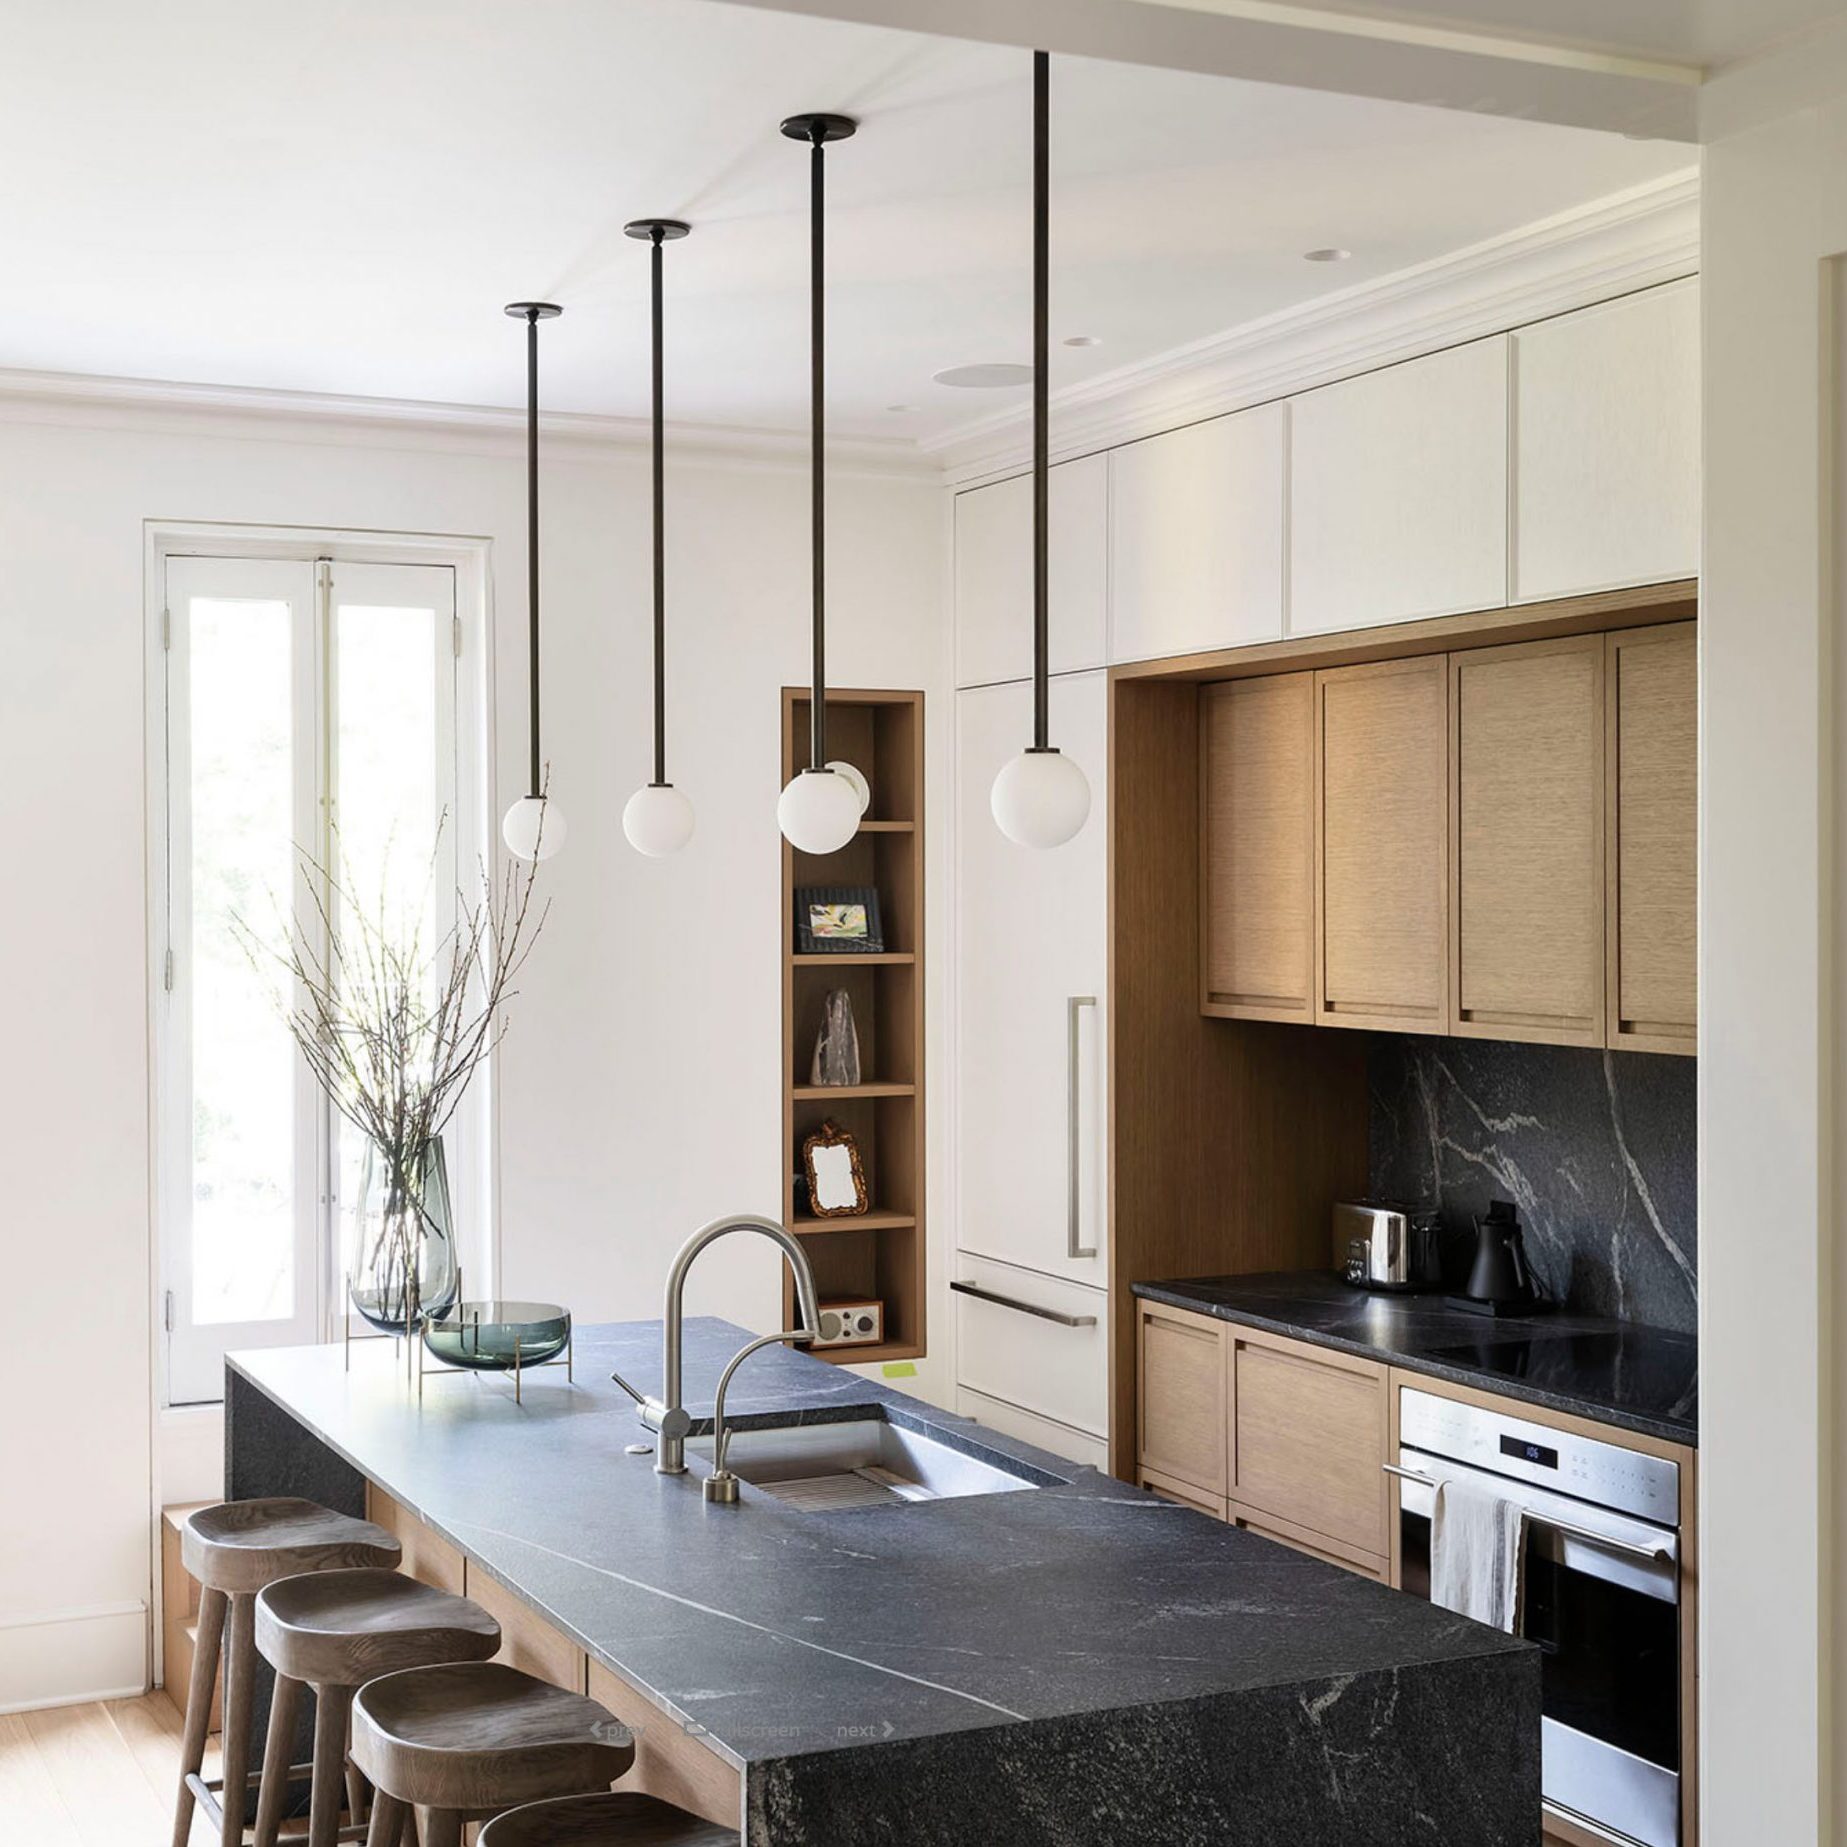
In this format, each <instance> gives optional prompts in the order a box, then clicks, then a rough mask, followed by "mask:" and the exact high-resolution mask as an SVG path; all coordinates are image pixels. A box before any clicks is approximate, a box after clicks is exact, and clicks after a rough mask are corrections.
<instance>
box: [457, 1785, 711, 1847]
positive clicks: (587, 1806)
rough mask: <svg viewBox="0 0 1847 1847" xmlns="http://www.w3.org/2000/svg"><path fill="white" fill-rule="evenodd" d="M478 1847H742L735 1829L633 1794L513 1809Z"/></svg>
mask: <svg viewBox="0 0 1847 1847" xmlns="http://www.w3.org/2000/svg"><path fill="white" fill-rule="evenodd" d="M475 1847H738V1836H737V1833H736V1831H735V1830H734V1829H731V1828H721V1827H720V1826H719V1825H718V1823H717V1822H715V1821H706V1820H705V1819H704V1818H703V1817H701V1816H698V1815H689V1814H687V1812H686V1811H685V1809H681V1808H675V1807H674V1805H673V1804H672V1803H671V1802H663V1801H661V1799H660V1798H659V1797H658V1796H644V1795H640V1794H638V1793H637V1792H636V1791H634V1790H632V1789H625V1790H615V1791H612V1792H611V1793H610V1794H608V1795H597V1796H557V1797H554V1798H553V1800H551V1801H550V1802H529V1803H527V1804H526V1806H525V1807H524V1808H520V1809H509V1810H508V1811H507V1812H506V1813H505V1814H504V1815H502V1816H501V1817H500V1818H499V1819H498V1820H497V1821H490V1822H489V1823H488V1824H487V1826H486V1827H485V1828H483V1829H482V1830H481V1837H480V1839H479V1840H478V1841H477V1842H476V1843H475Z"/></svg>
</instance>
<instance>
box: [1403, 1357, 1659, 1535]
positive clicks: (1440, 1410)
mask: <svg viewBox="0 0 1847 1847" xmlns="http://www.w3.org/2000/svg"><path fill="white" fill-rule="evenodd" d="M1398 1438H1399V1441H1400V1442H1401V1443H1404V1444H1405V1445H1407V1446H1408V1447H1410V1448H1413V1449H1421V1450H1423V1451H1424V1452H1425V1453H1426V1454H1428V1455H1433V1456H1447V1457H1449V1458H1450V1459H1451V1460H1452V1461H1454V1462H1464V1463H1467V1464H1469V1465H1470V1466H1471V1467H1473V1468H1478V1469H1487V1470H1490V1471H1492V1472H1493V1473H1495V1474H1497V1475H1509V1476H1512V1477H1513V1478H1514V1479H1515V1480H1516V1481H1525V1482H1531V1483H1532V1484H1533V1485H1534V1486H1535V1487H1539V1488H1550V1489H1552V1490H1553V1491H1554V1492H1555V1493H1558V1494H1569V1495H1572V1496H1575V1497H1576V1498H1577V1499H1578V1500H1580V1501H1591V1502H1594V1503H1595V1504H1596V1505H1597V1506H1599V1507H1609V1508H1613V1509H1615V1510H1616V1511H1617V1512H1619V1513H1626V1514H1633V1515H1634V1516H1635V1517H1636V1518H1637V1519H1641V1520H1652V1521H1653V1522H1654V1523H1655V1524H1656V1525H1657V1526H1678V1525H1679V1524H1680V1466H1679V1464H1678V1463H1674V1462H1669V1461H1668V1460H1667V1459H1666V1458H1665V1457H1664V1456H1649V1455H1644V1454H1642V1453H1641V1452H1640V1451H1639V1450H1633V1449H1625V1448H1624V1447H1623V1445H1622V1444H1620V1443H1604V1442H1600V1441H1599V1440H1598V1439H1597V1438H1595V1437H1581V1436H1576V1435H1574V1434H1572V1433H1571V1432H1570V1431H1567V1430H1554V1429H1553V1428H1552V1427H1551V1426H1550V1425H1548V1424H1532V1423H1528V1422H1527V1421H1526V1420H1525V1419H1523V1418H1517V1417H1509V1416H1507V1415H1506V1414H1505V1413H1503V1412H1500V1411H1488V1410H1484V1409H1483V1408H1482V1407H1481V1406H1479V1405H1472V1404H1462V1403H1459V1402H1458V1401H1457V1400H1456V1399H1454V1398H1439V1397H1437V1395H1436V1394H1435V1393H1434V1392H1420V1391H1417V1390H1416V1389H1414V1388H1413V1387H1410V1386H1406V1387H1403V1388H1402V1389H1401V1390H1400V1392H1399V1394H1398Z"/></svg>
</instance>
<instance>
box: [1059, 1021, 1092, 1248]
mask: <svg viewBox="0 0 1847 1847" xmlns="http://www.w3.org/2000/svg"><path fill="white" fill-rule="evenodd" d="M1096 1004H1097V997H1096V996H1095V995H1094V994H1073V995H1072V996H1071V997H1070V998H1069V999H1068V1000H1067V1001H1066V1002H1065V1255H1066V1256H1067V1257H1069V1258H1071V1259H1073V1260H1076V1259H1078V1258H1080V1257H1094V1256H1095V1255H1096V1254H1097V1247H1096V1246H1095V1245H1094V1244H1088V1245H1087V1244H1084V1243H1082V1242H1080V1240H1081V1239H1082V1237H1083V1231H1084V1226H1083V1210H1082V1202H1081V1201H1080V1200H1079V1198H1078V1180H1079V1174H1080V1170H1081V1168H1082V1165H1083V1163H1082V1160H1081V1159H1080V1150H1079V1147H1078V1142H1079V1139H1080V1137H1079V1134H1078V1074H1077V1065H1078V1058H1077V1049H1078V1024H1077V1022H1078V1016H1079V1015H1080V1014H1081V1013H1082V1012H1083V1011H1084V1009H1085V1008H1086V1007H1094V1006H1095V1005H1096Z"/></svg>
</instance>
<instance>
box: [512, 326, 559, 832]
mask: <svg viewBox="0 0 1847 1847" xmlns="http://www.w3.org/2000/svg"><path fill="white" fill-rule="evenodd" d="M507 312H508V313H509V314H510V315H512V316H513V317H514V318H515V319H516V320H523V321H524V322H525V323H526V633H527V648H528V660H527V674H528V677H529V679H530V681H531V686H530V689H529V690H530V697H531V702H532V703H531V710H530V714H529V718H530V726H531V745H532V766H531V767H532V774H531V778H530V786H529V788H528V789H527V794H528V795H530V796H531V797H532V799H533V800H534V801H537V800H538V799H539V798H540V797H541V796H542V795H543V794H544V783H545V771H544V768H543V765H542V763H541V760H540V750H539V323H540V322H541V321H552V320H556V319H557V318H558V316H559V315H560V314H562V313H563V312H564V310H563V309H562V308H559V307H556V306H555V305H554V304H553V303H551V302H548V301H515V302H509V303H508V304H507Z"/></svg>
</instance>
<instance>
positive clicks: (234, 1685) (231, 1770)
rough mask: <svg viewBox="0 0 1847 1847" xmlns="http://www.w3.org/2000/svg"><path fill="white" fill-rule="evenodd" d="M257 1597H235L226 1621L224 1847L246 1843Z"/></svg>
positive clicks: (244, 1594) (240, 1593) (241, 1594)
mask: <svg viewBox="0 0 1847 1847" xmlns="http://www.w3.org/2000/svg"><path fill="white" fill-rule="evenodd" d="M256 1625H257V1600H256V1598H255V1597H254V1596H253V1595H251V1594H250V1593H249V1592H246V1591H237V1592H235V1593H233V1595H232V1597H231V1614H230V1618H229V1620H228V1621H227V1623H226V1625H225V1632H226V1646H225V1664H224V1789H223V1791H222V1793H221V1794H220V1796H219V1798H218V1799H219V1801H220V1802H222V1803H223V1804H224V1833H223V1835H222V1836H221V1838H222V1840H223V1843H224V1847H243V1841H244V1805H245V1804H246V1803H247V1802H248V1801H249V1799H250V1707H251V1697H250V1696H251V1693H252V1691H253V1688H252V1682H253V1681H254V1680H255V1679H256V1671H257V1628H256Z"/></svg>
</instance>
